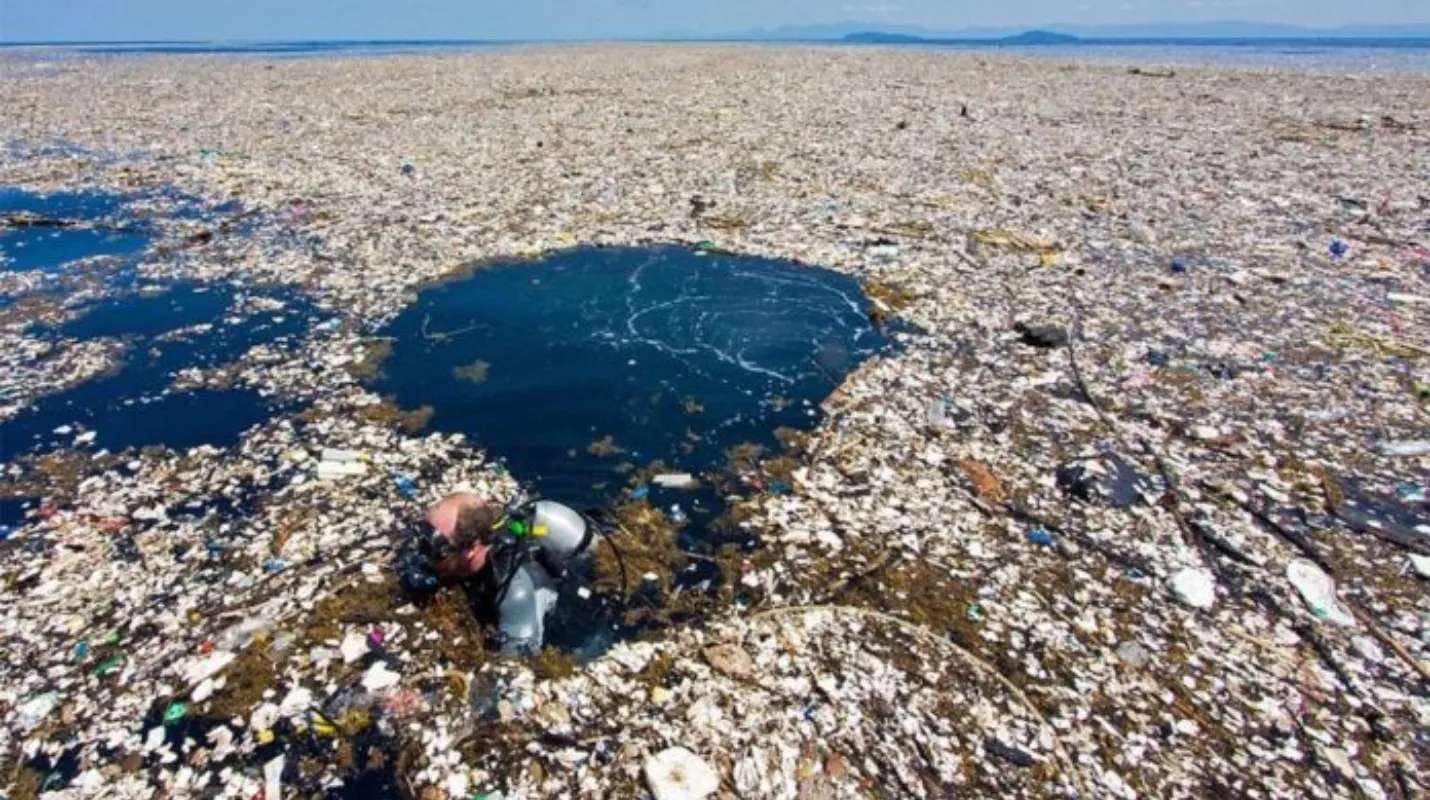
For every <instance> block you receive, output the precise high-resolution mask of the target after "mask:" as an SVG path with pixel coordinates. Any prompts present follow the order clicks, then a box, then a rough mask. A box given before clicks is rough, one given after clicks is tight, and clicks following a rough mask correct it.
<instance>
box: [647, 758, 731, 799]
mask: <svg viewBox="0 0 1430 800" xmlns="http://www.w3.org/2000/svg"><path fill="white" fill-rule="evenodd" d="M645 780H646V786H648V787H650V792H651V794H653V795H655V800H702V798H705V797H709V796H710V795H711V794H713V793H714V792H715V790H716V789H719V788H720V776H719V775H717V774H716V773H715V770H714V769H712V768H711V767H710V765H709V764H706V763H705V762H704V761H702V760H701V759H700V757H699V756H697V755H695V754H694V753H692V752H690V751H689V750H686V749H685V748H684V747H671V748H669V749H666V750H662V751H660V752H659V753H656V754H655V755H653V756H651V757H650V758H648V759H646V762H645Z"/></svg>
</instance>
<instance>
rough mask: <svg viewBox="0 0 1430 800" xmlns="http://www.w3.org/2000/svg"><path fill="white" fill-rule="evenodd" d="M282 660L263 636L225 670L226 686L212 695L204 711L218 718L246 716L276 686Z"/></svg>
mask: <svg viewBox="0 0 1430 800" xmlns="http://www.w3.org/2000/svg"><path fill="white" fill-rule="evenodd" d="M278 666H279V659H278V658H277V657H276V656H275V654H274V653H273V652H272V647H271V642H270V640H269V639H268V637H267V636H265V635H260V636H259V637H258V638H256V639H254V641H253V642H252V643H250V644H249V645H248V647H247V648H246V649H245V650H244V651H243V652H241V653H239V654H238V657H237V658H235V659H234V660H233V663H231V664H229V665H228V667H226V668H225V669H224V671H223V675H224V684H223V688H222V689H219V690H217V691H215V692H214V694H213V697H211V698H209V701H208V707H207V709H206V711H205V713H207V714H209V715H211V716H215V717H229V718H232V717H246V716H247V715H248V713H249V712H250V711H252V710H253V708H254V706H256V705H258V703H259V702H260V701H262V700H263V693H264V692H266V691H268V690H269V689H271V688H273V684H274V681H275V678H276V676H277V675H278Z"/></svg>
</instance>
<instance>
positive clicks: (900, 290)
mask: <svg viewBox="0 0 1430 800" xmlns="http://www.w3.org/2000/svg"><path fill="white" fill-rule="evenodd" d="M863 286H864V294H865V295H866V296H867V297H868V298H869V299H870V300H872V301H874V304H873V308H871V309H870V310H869V321H870V322H872V323H874V324H875V325H883V324H884V323H886V322H888V321H889V318H890V317H891V316H893V314H895V313H897V312H899V311H902V310H903V309H905V308H908V307H909V305H910V304H912V303H913V302H914V301H915V300H917V299H918V296H917V295H915V294H914V293H913V292H912V291H911V290H909V289H907V288H905V287H901V286H895V285H894V284H891V283H884V282H882V281H877V280H873V279H869V280H866V281H864V284H863Z"/></svg>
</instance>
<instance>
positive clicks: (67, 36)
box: [0, 0, 1430, 42]
mask: <svg viewBox="0 0 1430 800" xmlns="http://www.w3.org/2000/svg"><path fill="white" fill-rule="evenodd" d="M846 20H857V21H868V22H874V23H881V24H887V25H895V24H902V25H920V26H923V27H927V28H931V29H935V30H955V29H958V28H964V27H969V26H1026V27H1034V26H1037V25H1040V24H1042V25H1046V24H1050V23H1085V24H1086V23H1092V24H1102V23H1115V24H1127V23H1139V22H1168V21H1178V22H1181V21H1213V20H1255V21H1258V22H1280V23H1292V24H1297V25H1306V26H1312V27H1330V26H1338V25H1345V24H1361V23H1374V24H1396V23H1426V22H1430V0H1355V2H1347V1H1346V0H1000V1H999V2H997V3H989V2H986V0H515V1H513V0H0V41H12V42H13V41H96V40H141V39H149V40H155V39H349V38H381V39H394V38H440V39H545V38H563V39H564V38H577V39H598V38H614V37H641V36H662V35H670V34H673V33H682V34H697V35H709V34H720V33H729V32H733V31H742V30H748V29H752V28H768V27H775V26H781V25H813V24H820V23H832V22H839V21H846Z"/></svg>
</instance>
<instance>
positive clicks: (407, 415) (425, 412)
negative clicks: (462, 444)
mask: <svg viewBox="0 0 1430 800" xmlns="http://www.w3.org/2000/svg"><path fill="white" fill-rule="evenodd" d="M359 413H360V415H361V417H362V418H363V419H364V420H366V421H368V422H371V423H373V424H374V425H382V426H384V427H388V428H397V429H398V430H401V431H403V432H406V433H419V432H421V431H422V429H423V428H426V427H427V423H429V422H431V421H432V415H433V414H436V413H437V409H435V408H433V407H432V406H419V407H418V408H414V409H412V410H410V411H409V410H406V409H403V408H401V407H399V406H398V405H397V403H395V402H393V401H392V400H391V399H389V398H384V399H383V401H382V402H380V403H374V404H372V405H370V406H363V408H362V411H361V412H359Z"/></svg>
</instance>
